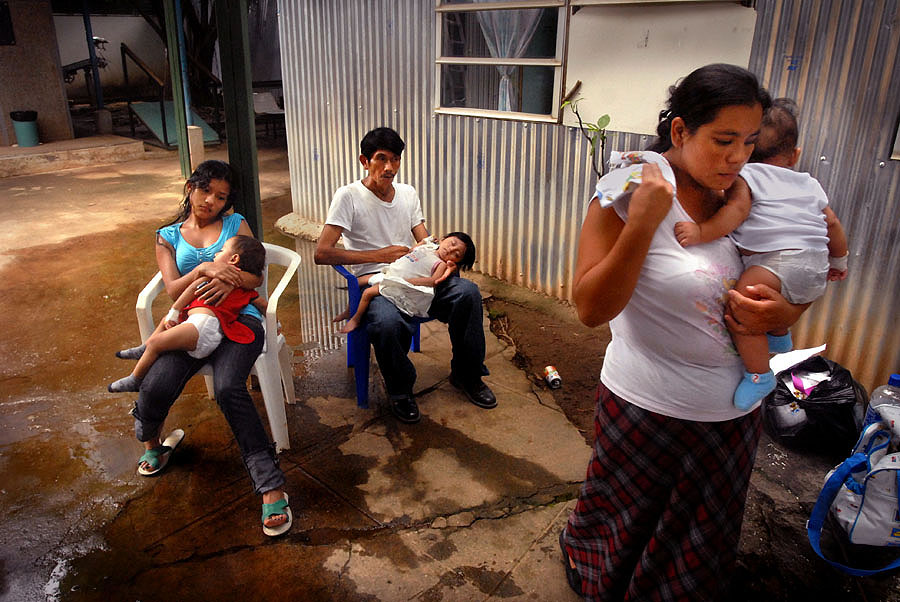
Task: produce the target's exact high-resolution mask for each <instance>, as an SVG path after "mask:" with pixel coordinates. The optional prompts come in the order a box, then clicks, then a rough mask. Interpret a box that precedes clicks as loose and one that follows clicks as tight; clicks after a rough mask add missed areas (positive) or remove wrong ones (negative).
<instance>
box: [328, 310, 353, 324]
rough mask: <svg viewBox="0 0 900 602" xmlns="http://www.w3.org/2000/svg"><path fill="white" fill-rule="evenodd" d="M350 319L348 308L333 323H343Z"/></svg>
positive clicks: (333, 319)
mask: <svg viewBox="0 0 900 602" xmlns="http://www.w3.org/2000/svg"><path fill="white" fill-rule="evenodd" d="M349 317H350V308H349V307H348V308H347V309H345V310H344V311H342V312H341V313H339V314H338V315H336V316H335V317H333V318H332V319H331V321H332V322H342V321H344V320H346V319H347V318H349Z"/></svg>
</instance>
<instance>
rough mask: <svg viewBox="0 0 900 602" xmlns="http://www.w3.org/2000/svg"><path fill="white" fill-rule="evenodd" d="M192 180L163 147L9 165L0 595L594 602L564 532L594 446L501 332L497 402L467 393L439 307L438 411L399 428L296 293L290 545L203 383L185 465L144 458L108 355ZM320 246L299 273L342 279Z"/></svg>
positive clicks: (3, 226)
mask: <svg viewBox="0 0 900 602" xmlns="http://www.w3.org/2000/svg"><path fill="white" fill-rule="evenodd" d="M213 156H218V157H219V158H224V157H225V152H224V150H217V151H213ZM259 163H260V184H261V190H262V197H263V209H264V224H265V228H266V233H265V240H266V241H267V242H273V243H276V244H282V245H284V246H289V247H290V246H293V244H294V242H293V241H292V240H290V239H287V238H286V237H283V236H281V235H279V234H278V233H277V232H275V231H274V230H273V229H272V224H273V223H274V221H275V220H276V219H277V218H278V217H280V216H281V215H283V214H285V213H287V212H289V211H290V209H291V207H290V194H289V189H290V186H289V179H288V173H287V162H286V158H285V153H284V151H283V150H278V149H262V150H261V151H260V156H259ZM181 185H182V181H181V176H180V173H179V168H178V163H177V159H176V158H175V156H174V154H173V153H167V152H162V151H155V152H153V153H147V154H146V155H145V158H143V159H140V160H132V161H127V162H121V163H116V164H112V165H98V166H93V167H82V168H77V169H69V170H64V171H56V172H52V173H49V174H42V175H32V176H16V177H7V178H3V179H0V204H2V208H3V211H2V212H0V232H2V234H0V278H2V281H3V283H4V284H3V287H2V289H0V330H2V332H3V335H2V336H3V344H2V347H0V366H2V368H0V382H2V383H3V387H2V391H0V474H2V475H3V477H2V484H0V511H2V512H0V533H2V534H3V535H2V536H0V600H2V601H6V600H9V601H13V600H15V601H20V600H25V601H30V600H48V599H49V600H143V601H148V600H164V599H165V600H173V599H175V600H182V599H184V600H187V599H193V600H237V599H240V600H270V599H272V600H274V599H294V600H409V599H415V600H428V601H436V600H491V599H498V598H503V599H508V600H575V599H577V597H576V596H575V595H574V594H573V593H572V592H571V591H570V590H569V589H568V586H567V585H566V582H565V577H564V574H563V569H562V565H561V562H560V554H559V550H558V546H557V543H556V537H557V533H558V531H559V529H560V528H561V527H562V525H563V524H564V522H565V520H566V517H567V514H568V511H569V510H570V508H571V506H572V504H573V502H572V501H571V500H572V499H573V497H574V496H575V494H576V493H577V490H578V486H579V481H580V480H581V478H582V477H583V475H584V469H585V466H586V463H587V460H588V457H589V452H590V450H589V448H588V447H587V446H586V445H585V443H584V440H583V438H582V437H581V435H580V434H579V433H578V431H577V430H576V429H575V428H574V427H572V425H571V424H570V423H569V422H568V420H567V419H566V417H565V416H564V415H563V413H562V412H561V411H560V410H559V408H558V407H557V406H556V404H555V403H554V401H553V399H552V396H551V395H549V394H548V393H547V391H546V390H542V389H541V390H538V389H534V388H533V386H532V384H531V382H530V381H529V379H528V378H527V377H526V375H525V374H524V373H522V372H521V371H520V370H519V369H517V368H516V367H515V366H514V365H513V363H512V362H511V358H512V355H513V352H514V349H512V348H509V347H507V345H506V344H505V343H503V342H501V341H499V340H498V339H496V338H495V337H494V336H493V335H491V334H490V333H489V332H488V335H487V339H488V358H487V362H486V363H487V365H488V367H489V368H490V370H491V375H490V376H489V377H487V378H486V381H487V382H488V383H489V384H490V385H491V387H492V388H493V389H494V391H495V393H496V394H497V397H498V400H499V405H498V407H497V408H496V409H494V410H491V411H484V410H480V409H479V408H476V407H475V406H473V405H472V404H470V403H469V402H468V401H467V400H466V399H465V398H464V397H463V396H462V395H461V394H460V393H459V392H457V391H456V390H455V389H453V388H452V387H451V386H449V384H448V383H447V381H446V377H447V372H448V370H449V353H448V350H449V340H448V337H447V331H446V327H445V326H443V325H441V324H439V323H435V322H431V323H429V324H427V325H425V327H424V328H423V352H422V353H420V354H415V355H414V361H415V364H416V367H417V369H418V372H419V380H418V382H417V389H418V390H420V391H422V393H421V395H420V397H419V402H420V408H421V410H422V414H423V419H422V422H421V423H420V424H418V425H412V426H409V425H403V424H400V423H398V422H397V421H396V420H394V419H393V418H392V417H391V416H390V413H389V412H387V411H386V409H385V407H384V404H383V401H384V400H383V391H382V390H381V387H380V384H379V382H378V380H377V379H376V381H375V384H374V385H373V397H372V400H371V402H370V403H371V404H372V408H373V409H371V410H360V409H357V408H356V404H355V400H354V396H353V385H352V374H350V373H348V371H347V369H346V366H345V364H344V357H343V352H342V350H340V349H338V350H331V351H329V350H328V349H324V346H323V345H321V344H319V343H317V342H316V341H310V340H304V338H303V337H302V336H301V335H300V333H301V332H302V331H303V324H304V321H306V322H307V323H308V322H309V321H311V320H315V321H321V320H327V318H328V315H330V314H327V313H326V315H306V314H304V315H301V312H300V309H299V308H300V307H301V303H300V301H301V294H303V293H304V292H303V291H301V290H299V287H298V288H297V289H296V290H293V291H290V294H287V295H285V296H284V297H283V298H282V302H281V304H280V306H279V310H280V311H279V316H280V318H281V321H282V322H283V323H284V326H285V331H286V333H287V335H288V341H289V343H291V344H292V345H293V346H294V347H295V349H297V350H298V351H296V352H295V389H296V392H297V395H298V403H297V404H296V405H295V406H290V407H288V408H287V415H288V424H289V431H290V437H291V443H292V445H291V449H290V450H287V451H285V452H283V453H282V454H281V466H282V468H283V469H284V471H285V473H286V475H287V479H288V485H287V490H288V492H289V494H290V496H291V506H292V508H293V511H294V515H295V518H294V527H293V529H292V531H291V532H290V533H289V534H288V535H287V536H285V537H283V538H281V539H277V540H272V539H269V538H266V537H265V536H264V535H263V534H262V532H261V529H260V523H259V509H260V506H259V504H260V500H259V499H258V498H257V497H256V496H254V495H253V494H252V492H251V491H250V482H249V479H248V477H247V475H246V473H245V471H244V468H243V466H242V463H241V461H240V457H239V454H238V451H237V447H236V444H235V443H234V441H233V438H232V436H231V434H230V432H229V431H228V428H227V425H226V423H225V421H224V419H223V418H222V416H221V414H220V413H219V411H218V409H217V407H216V405H215V403H214V402H213V401H211V400H210V399H209V398H208V397H207V396H206V394H205V389H204V387H203V384H202V380H200V379H195V381H192V382H191V383H189V385H188V387H187V388H186V390H185V393H184V394H183V395H182V397H181V398H180V400H179V402H178V403H177V404H176V405H175V407H174V408H173V411H172V414H171V417H170V420H169V423H168V426H169V427H170V428H176V427H180V428H183V429H184V430H185V431H186V437H185V440H184V442H183V443H182V444H181V446H180V447H179V448H178V450H177V452H176V454H175V455H174V457H173V459H172V462H171V463H170V465H169V467H168V468H167V469H166V471H165V472H164V473H163V474H162V475H160V476H158V477H155V478H143V477H140V476H138V475H137V474H136V472H135V466H136V461H137V458H138V456H139V455H140V453H141V448H140V445H139V444H138V443H137V441H135V439H134V437H133V432H132V420H131V418H130V416H129V415H128V414H127V412H128V410H129V409H130V408H131V404H132V402H133V399H134V396H133V395H128V394H124V395H113V394H109V393H107V392H106V384H107V383H108V382H109V381H110V380H112V379H114V378H117V377H118V376H120V375H123V374H125V373H126V372H127V371H128V370H130V366H129V365H128V364H127V362H123V361H122V360H117V359H116V358H115V357H114V356H113V352H114V351H115V350H116V349H119V348H122V347H125V346H129V345H131V344H134V343H135V342H136V340H137V337H138V332H137V327H136V323H135V319H134V311H133V308H134V301H135V297H136V295H137V292H138V291H139V290H140V288H141V287H142V286H143V284H144V283H145V282H146V281H147V280H148V279H149V278H150V276H152V274H153V272H154V271H155V263H154V259H153V231H154V229H155V228H156V227H159V225H161V224H162V223H163V221H164V218H165V217H167V216H169V215H171V214H172V213H173V212H174V210H175V207H176V205H177V202H178V199H179V195H180V190H181ZM302 244H307V245H308V244H309V243H302ZM310 253H311V249H310V248H308V247H307V248H303V249H301V254H303V255H304V257H305V259H306V261H305V263H304V265H303V266H302V267H301V270H304V271H305V273H306V275H307V276H308V275H310V274H312V275H314V277H317V276H315V275H317V274H321V275H322V278H328V277H329V274H330V270H329V269H328V268H323V267H317V266H314V265H312V262H311V261H309V260H308V257H309V255H310ZM334 298H335V299H340V294H338V295H337V296H335V297H334ZM308 301H309V300H308V299H307V300H306V301H305V302H304V304H303V305H302V306H303V307H313V306H315V303H313V304H312V305H310V303H309V302H308ZM333 305H334V303H331V306H328V305H327V304H325V305H322V304H320V305H319V306H318V307H321V312H331V311H333V310H334V309H335V308H334V307H333ZM307 313H309V314H315V313H316V311H313V310H308V312H307ZM485 328H486V331H487V322H486V321H485ZM312 349H315V350H316V352H315V353H312V352H309V353H307V354H306V355H304V354H303V350H312ZM323 349H324V351H323ZM373 373H374V374H377V371H376V370H374V367H373ZM255 395H256V396H257V401H258V405H259V407H260V409H261V411H262V403H261V400H259V399H258V394H255Z"/></svg>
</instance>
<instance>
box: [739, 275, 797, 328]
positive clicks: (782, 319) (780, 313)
mask: <svg viewBox="0 0 900 602" xmlns="http://www.w3.org/2000/svg"><path fill="white" fill-rule="evenodd" d="M747 292H748V293H749V296H744V295H742V294H741V293H739V292H738V291H736V290H734V289H732V290H730V291H728V306H727V308H726V311H725V325H726V326H727V327H728V330H729V331H731V332H732V333H734V334H746V335H760V334H765V333H767V332H769V331H771V330H778V329H781V328H789V327H790V326H791V325H793V324H794V322H796V321H797V320H798V319H800V316H801V315H802V314H803V312H804V311H806V308H807V307H809V306H810V304H809V303H806V304H803V305H795V304H793V303H789V302H788V300H787V299H785V298H784V297H783V296H781V294H780V293H779V292H778V291H776V290H775V289H773V288H772V287H770V286H766V285H765V284H755V285H752V286H748V287H747Z"/></svg>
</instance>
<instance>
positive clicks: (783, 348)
mask: <svg viewBox="0 0 900 602" xmlns="http://www.w3.org/2000/svg"><path fill="white" fill-rule="evenodd" d="M766 338H767V339H769V353H786V352H788V351H790V350H791V349H793V348H794V341H792V340H791V333H790V332H788V333H787V334H783V335H780V336H776V335H773V334H766Z"/></svg>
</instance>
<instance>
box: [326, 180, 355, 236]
mask: <svg viewBox="0 0 900 602" xmlns="http://www.w3.org/2000/svg"><path fill="white" fill-rule="evenodd" d="M353 214H354V207H353V195H352V194H351V192H350V190H349V189H348V188H347V187H346V186H341V187H340V188H338V189H337V191H335V193H334V197H333V198H332V199H331V206H329V207H328V216H327V217H326V218H325V223H326V224H327V225H331V226H338V227H340V228H343V229H344V230H351V226H352V225H353Z"/></svg>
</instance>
